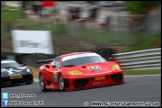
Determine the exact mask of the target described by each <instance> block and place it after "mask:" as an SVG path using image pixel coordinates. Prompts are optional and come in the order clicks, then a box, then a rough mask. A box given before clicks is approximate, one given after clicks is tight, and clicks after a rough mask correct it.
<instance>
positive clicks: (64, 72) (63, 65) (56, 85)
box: [37, 52, 124, 92]
mask: <svg viewBox="0 0 162 108" xmlns="http://www.w3.org/2000/svg"><path fill="white" fill-rule="evenodd" d="M47 61H50V63H49V64H43V65H41V66H40V68H39V85H40V88H41V90H42V91H43V92H44V91H47V90H61V91H65V90H79V89H85V88H93V87H100V86H106V85H113V84H122V83H124V77H123V70H122V68H121V66H120V65H119V64H118V63H117V62H115V61H106V60H105V59H104V58H103V57H101V56H100V55H98V54H97V53H93V52H77V53H71V54H66V55H61V56H58V57H56V58H54V59H52V60H44V61H43V60H42V61H41V60H40V61H37V63H44V62H47Z"/></svg>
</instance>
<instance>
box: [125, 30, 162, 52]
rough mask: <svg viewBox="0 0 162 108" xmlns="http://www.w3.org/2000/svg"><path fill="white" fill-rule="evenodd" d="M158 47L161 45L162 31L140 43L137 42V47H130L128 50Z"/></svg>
mask: <svg viewBox="0 0 162 108" xmlns="http://www.w3.org/2000/svg"><path fill="white" fill-rule="evenodd" d="M158 47H161V32H158V33H157V34H156V35H154V36H152V37H150V38H148V39H146V40H145V41H143V42H141V43H140V44H137V45H136V46H135V47H132V48H131V49H128V50H127V51H126V52H129V51H136V50H145V49H150V48H158Z"/></svg>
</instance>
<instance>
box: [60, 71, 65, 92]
mask: <svg viewBox="0 0 162 108" xmlns="http://www.w3.org/2000/svg"><path fill="white" fill-rule="evenodd" d="M59 86H60V90H61V91H65V81H64V78H63V77H62V74H60V75H59Z"/></svg>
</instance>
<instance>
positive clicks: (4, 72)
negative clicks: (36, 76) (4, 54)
mask: <svg viewBox="0 0 162 108" xmlns="http://www.w3.org/2000/svg"><path fill="white" fill-rule="evenodd" d="M25 65H26V64H24V65H23V66H21V65H20V64H19V63H17V62H16V61H14V60H1V87H3V86H9V85H14V84H17V83H26V84H31V83H32V82H33V75H32V71H31V69H29V68H28V67H27V66H25Z"/></svg>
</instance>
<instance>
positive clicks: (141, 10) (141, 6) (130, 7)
mask: <svg viewBox="0 0 162 108" xmlns="http://www.w3.org/2000/svg"><path fill="white" fill-rule="evenodd" d="M160 2H161V1H129V2H127V4H126V5H125V10H126V11H129V12H130V13H135V14H145V13H146V12H147V10H148V9H149V8H150V7H154V6H157V5H158V4H160Z"/></svg>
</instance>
